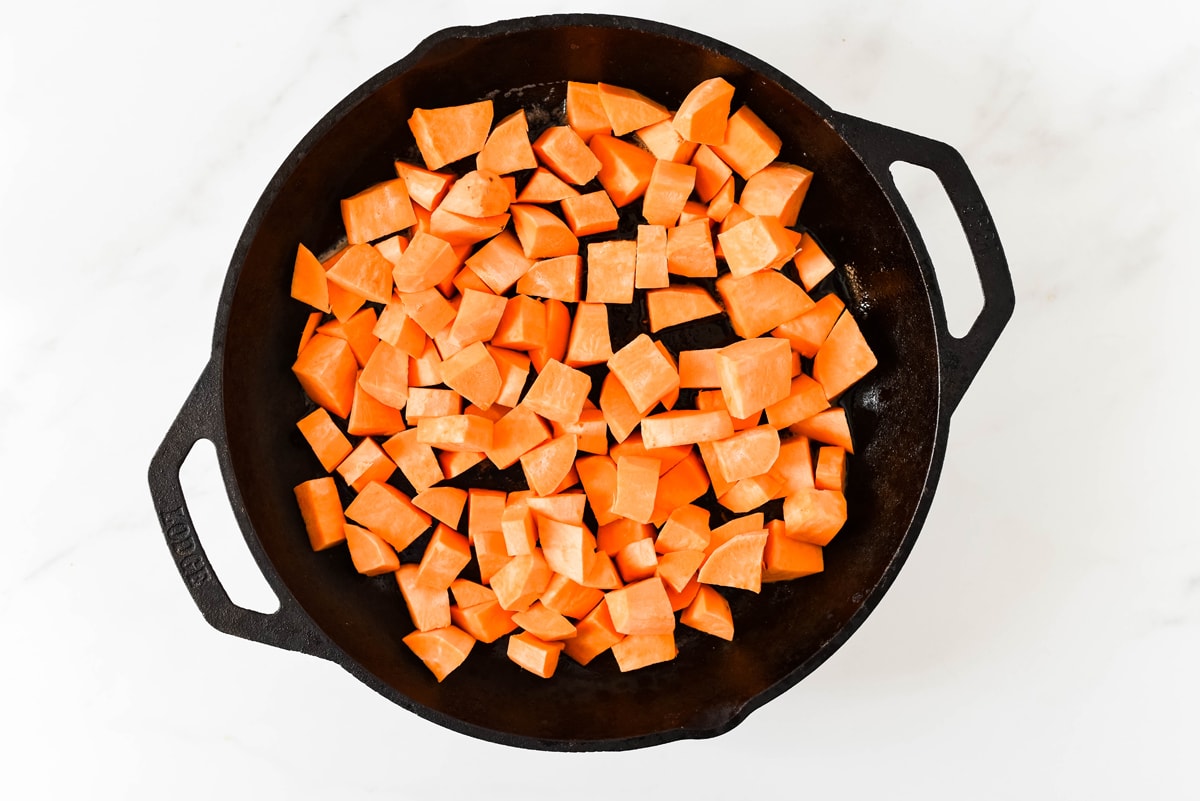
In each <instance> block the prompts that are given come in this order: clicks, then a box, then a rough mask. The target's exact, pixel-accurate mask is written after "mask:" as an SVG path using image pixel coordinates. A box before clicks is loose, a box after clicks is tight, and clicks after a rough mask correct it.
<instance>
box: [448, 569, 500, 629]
mask: <svg viewBox="0 0 1200 801" xmlns="http://www.w3.org/2000/svg"><path fill="white" fill-rule="evenodd" d="M450 595H451V596H452V598H453V600H454V603H455V604H457V605H458V606H461V607H463V608H466V607H469V606H477V605H478V604H482V603H487V602H488V601H494V600H496V593H495V591H494V590H492V588H491V587H485V586H484V585H482V584H480V583H478V582H475V581H471V580H470V579H465V578H456V579H455V580H454V581H452V582H450ZM455 625H457V624H455Z"/></svg>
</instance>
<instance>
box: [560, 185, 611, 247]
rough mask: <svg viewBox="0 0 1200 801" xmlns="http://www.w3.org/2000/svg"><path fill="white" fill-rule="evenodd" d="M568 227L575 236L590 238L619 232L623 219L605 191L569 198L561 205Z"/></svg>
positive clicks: (600, 190)
mask: <svg viewBox="0 0 1200 801" xmlns="http://www.w3.org/2000/svg"><path fill="white" fill-rule="evenodd" d="M559 206H560V207H561V208H562V211H563V216H564V217H566V218H567V226H568V227H569V228H570V229H571V233H573V234H575V236H590V235H591V234H601V233H604V232H606V231H615V230H617V224H618V223H619V222H620V221H621V218H620V217H619V216H617V210H616V209H615V208H614V207H613V204H612V201H611V200H610V199H609V197H608V193H607V192H605V191H604V190H603V189H599V190H597V191H595V192H588V193H587V194H585V195H576V196H575V197H569V198H566V199H564V200H563V201H562V203H560V204H559Z"/></svg>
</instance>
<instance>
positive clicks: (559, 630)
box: [512, 601, 575, 642]
mask: <svg viewBox="0 0 1200 801" xmlns="http://www.w3.org/2000/svg"><path fill="white" fill-rule="evenodd" d="M512 620H513V622H514V623H516V624H517V625H518V626H520V627H521V628H523V629H525V631H527V632H529V633H530V634H532V635H533V636H535V637H537V638H538V639H540V640H545V641H547V642H549V641H553V640H565V639H567V638H569V637H574V636H575V625H574V624H573V623H571V621H569V620H567V619H566V618H565V617H564V616H563V615H561V614H559V613H558V612H555V611H554V610H553V609H550V608H549V607H547V606H545V605H544V604H542V603H541V602H540V601H534V602H533V604H532V605H530V607H529V608H528V609H526V610H524V611H521V612H517V613H515V614H514V615H513V617H512Z"/></svg>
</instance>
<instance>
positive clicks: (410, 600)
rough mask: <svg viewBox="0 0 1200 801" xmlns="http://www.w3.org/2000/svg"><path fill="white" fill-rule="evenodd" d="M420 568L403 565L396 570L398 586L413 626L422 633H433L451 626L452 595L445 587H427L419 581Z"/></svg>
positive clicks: (412, 565)
mask: <svg viewBox="0 0 1200 801" xmlns="http://www.w3.org/2000/svg"><path fill="white" fill-rule="evenodd" d="M420 570H421V569H420V567H418V566H417V565H414V564H402V565H400V567H399V568H398V569H397V570H396V584H397V585H398V586H399V587H400V594H401V595H402V596H403V597H404V605H405V606H406V607H408V615H409V617H411V618H412V622H413V625H414V626H416V627H417V629H418V630H420V631H432V630H433V629H440V628H443V627H445V626H449V625H450V593H449V592H447V591H446V588H445V587H442V588H438V587H427V586H425V585H424V584H421V583H419V582H418V581H417V576H418V575H419V574H420Z"/></svg>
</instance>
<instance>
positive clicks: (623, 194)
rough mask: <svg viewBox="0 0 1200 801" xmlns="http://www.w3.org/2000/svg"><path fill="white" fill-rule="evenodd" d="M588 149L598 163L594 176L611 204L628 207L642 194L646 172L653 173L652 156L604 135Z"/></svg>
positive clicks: (647, 178)
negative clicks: (597, 170)
mask: <svg viewBox="0 0 1200 801" xmlns="http://www.w3.org/2000/svg"><path fill="white" fill-rule="evenodd" d="M588 147H589V148H590V149H591V151H592V153H593V154H595V156H596V158H597V160H598V161H599V162H600V171H599V172H598V173H597V174H596V178H597V180H599V181H600V185H601V186H602V187H604V191H605V192H607V193H608V196H609V198H611V200H612V205H614V206H616V207H617V208H621V207H623V206H628V205H629V204H630V203H632V202H633V201H635V200H637V199H638V198H640V197H641V196H642V195H644V194H645V193H646V187H647V186H648V185H649V183H650V173H651V172H652V171H653V170H654V162H655V158H654V155H653V154H651V153H648V152H646V151H645V150H642V149H641V148H640V147H638V146H637V145H635V144H632V143H630V142H626V141H625V140H623V139H617V138H616V137H614V136H608V135H607V134H597V135H596V136H594V137H592V139H591V141H589V142H588Z"/></svg>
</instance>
